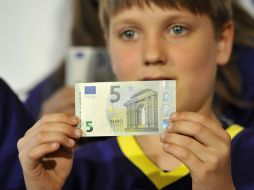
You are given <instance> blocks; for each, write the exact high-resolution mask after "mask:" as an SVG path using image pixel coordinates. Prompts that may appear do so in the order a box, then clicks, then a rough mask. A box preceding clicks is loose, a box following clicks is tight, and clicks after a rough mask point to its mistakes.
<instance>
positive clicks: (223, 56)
mask: <svg viewBox="0 0 254 190" xmlns="http://www.w3.org/2000/svg"><path fill="white" fill-rule="evenodd" d="M233 40H234V24H233V22H232V21H229V22H227V23H226V24H225V25H224V27H223V29H222V32H221V34H220V36H219V38H218V54H217V63H218V64H219V65H225V64H227V63H228V61H229V59H230V56H231V51H232V46H233Z"/></svg>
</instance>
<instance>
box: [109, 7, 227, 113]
mask: <svg viewBox="0 0 254 190" xmlns="http://www.w3.org/2000/svg"><path fill="white" fill-rule="evenodd" d="M228 28H229V29H227V30H228V31H226V32H225V35H224V36H222V37H221V38H220V39H215V34H214V28H213V25H212V21H211V20H210V19H209V17H207V16H205V15H194V14H192V13H190V12H189V11H187V10H180V11H179V10H176V9H161V8H159V7H157V6H155V5H152V6H151V7H147V6H144V7H143V8H140V7H137V6H133V7H132V8H131V9H125V10H123V11H120V12H119V13H118V14H116V15H114V16H112V17H111V19H110V27H109V35H108V39H107V41H108V48H109V52H110V55H111V62H112V67H113V69H114V72H115V74H116V76H117V77H118V79H119V80H120V81H129V80H176V81H177V111H201V112H209V111H210V110H211V100H212V96H213V89H214V82H215V77H216V70H217V64H225V63H226V62H227V59H228V57H229V56H230V50H231V42H232V31H231V28H230V27H228ZM230 35H231V36H230Z"/></svg>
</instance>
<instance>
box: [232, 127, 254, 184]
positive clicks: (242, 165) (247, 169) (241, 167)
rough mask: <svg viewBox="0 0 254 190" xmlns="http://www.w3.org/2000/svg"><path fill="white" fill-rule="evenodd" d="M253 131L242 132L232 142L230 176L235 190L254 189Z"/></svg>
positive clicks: (245, 130)
mask: <svg viewBox="0 0 254 190" xmlns="http://www.w3.org/2000/svg"><path fill="white" fill-rule="evenodd" d="M253 150H254V129H244V130H242V131H241V132H240V133H239V134H238V135H237V136H236V137H235V138H234V139H233V140H232V174H233V180H234V183H235V185H236V188H237V189H242V188H243V187H245V188H246V189H254V175H253V172H254V165H253V160H254V151H253Z"/></svg>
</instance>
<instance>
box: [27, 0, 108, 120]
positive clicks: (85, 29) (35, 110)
mask: <svg viewBox="0 0 254 190" xmlns="http://www.w3.org/2000/svg"><path fill="white" fill-rule="evenodd" d="M73 14H74V21H73V28H72V31H71V46H91V47H105V41H104V38H103V34H102V30H101V27H100V23H99V18H98V1H96V0H85V1H84V0H74V9H73ZM65 64H66V60H63V62H62V64H61V65H60V67H59V68H57V69H56V70H55V71H54V72H53V73H51V74H50V75H49V76H48V77H47V78H46V79H44V80H43V81H42V82H40V83H39V84H38V85H37V86H35V87H34V88H33V89H32V90H31V91H30V93H29V95H28V98H27V99H26V101H25V105H26V107H27V108H28V110H30V112H31V113H32V114H33V116H34V118H35V119H38V118H39V117H40V116H42V115H43V114H46V113H54V112H64V113H70V114H74V88H73V87H72V86H67V85H66V84H65V78H66V76H65V75H66V67H65Z"/></svg>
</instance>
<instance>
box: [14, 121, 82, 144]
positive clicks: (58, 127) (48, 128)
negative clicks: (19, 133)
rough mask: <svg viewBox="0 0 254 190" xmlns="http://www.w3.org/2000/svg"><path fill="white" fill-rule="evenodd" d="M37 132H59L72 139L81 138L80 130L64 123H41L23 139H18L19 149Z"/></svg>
mask: <svg viewBox="0 0 254 190" xmlns="http://www.w3.org/2000/svg"><path fill="white" fill-rule="evenodd" d="M39 132H59V133H63V134H64V135H66V136H68V137H70V138H73V139H78V138H80V137H81V136H82V130H81V129H80V128H77V127H74V126H70V125H67V124H64V123H43V124H42V125H41V126H40V127H38V128H36V129H34V130H31V131H29V132H28V133H27V134H26V136H25V138H22V139H20V142H18V145H19V147H20V148H21V147H22V146H25V145H26V144H27V143H28V141H29V139H31V138H32V137H33V136H34V135H36V134H37V133H39Z"/></svg>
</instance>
